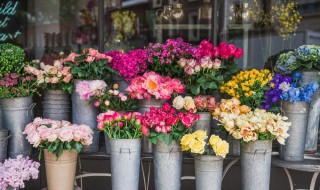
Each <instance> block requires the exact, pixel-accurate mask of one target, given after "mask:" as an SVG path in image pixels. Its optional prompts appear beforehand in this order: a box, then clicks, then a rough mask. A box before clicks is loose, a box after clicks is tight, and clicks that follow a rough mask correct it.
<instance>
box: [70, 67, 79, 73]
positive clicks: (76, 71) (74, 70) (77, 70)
mask: <svg viewBox="0 0 320 190" xmlns="http://www.w3.org/2000/svg"><path fill="white" fill-rule="evenodd" d="M79 72H81V69H80V68H79V67H75V68H73V69H71V74H77V73H79Z"/></svg>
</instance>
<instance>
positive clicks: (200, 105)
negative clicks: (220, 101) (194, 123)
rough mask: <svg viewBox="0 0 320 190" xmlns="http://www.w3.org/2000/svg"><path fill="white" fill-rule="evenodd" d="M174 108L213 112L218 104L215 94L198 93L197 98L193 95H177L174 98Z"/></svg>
mask: <svg viewBox="0 0 320 190" xmlns="http://www.w3.org/2000/svg"><path fill="white" fill-rule="evenodd" d="M172 106H173V107H174V108H176V109H177V110H186V111H191V109H192V110H193V111H194V112H213V111H214V109H215V106H216V99H215V97H213V96H206V97H204V96H202V95H198V96H197V97H195V98H192V97H191V96H185V97H182V96H177V97H175V98H174V99H173V105H172Z"/></svg>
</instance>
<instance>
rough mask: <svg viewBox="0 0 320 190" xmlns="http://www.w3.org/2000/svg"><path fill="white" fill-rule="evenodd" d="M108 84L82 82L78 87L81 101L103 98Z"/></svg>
mask: <svg viewBox="0 0 320 190" xmlns="http://www.w3.org/2000/svg"><path fill="white" fill-rule="evenodd" d="M106 87H107V84H106V83H105V82H104V81H102V80H92V81H81V82H79V83H78V84H77V85H76V92H77V93H78V94H79V96H80V99H84V100H89V99H90V98H91V97H93V96H94V97H101V96H103V95H104V94H105V91H106Z"/></svg>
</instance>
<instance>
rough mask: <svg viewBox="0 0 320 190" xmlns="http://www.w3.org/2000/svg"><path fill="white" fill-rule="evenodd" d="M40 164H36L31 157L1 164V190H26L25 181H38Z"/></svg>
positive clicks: (8, 160)
mask: <svg viewBox="0 0 320 190" xmlns="http://www.w3.org/2000/svg"><path fill="white" fill-rule="evenodd" d="M39 166H40V163H38V162H34V161H32V160H30V159H29V157H25V158H24V157H23V156H22V155H19V156H17V158H15V159H12V158H9V159H7V160H5V161H4V162H3V163H0V189H1V190H6V189H7V188H10V187H11V188H13V189H16V188H24V187H25V184H24V181H28V180H29V179H30V178H32V179H38V175H39Z"/></svg>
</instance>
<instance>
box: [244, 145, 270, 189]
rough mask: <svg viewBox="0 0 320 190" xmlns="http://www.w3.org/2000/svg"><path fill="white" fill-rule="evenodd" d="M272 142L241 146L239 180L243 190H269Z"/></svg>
mask: <svg viewBox="0 0 320 190" xmlns="http://www.w3.org/2000/svg"><path fill="white" fill-rule="evenodd" d="M271 152H272V140H257V141H254V142H248V143H246V144H244V145H241V157H240V158H241V178H242V179H241V180H242V189H244V190H257V189H259V190H269V184H270V170H271Z"/></svg>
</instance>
